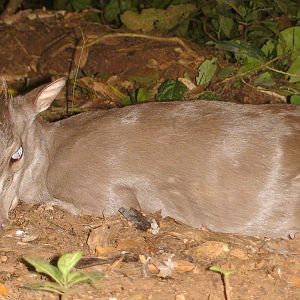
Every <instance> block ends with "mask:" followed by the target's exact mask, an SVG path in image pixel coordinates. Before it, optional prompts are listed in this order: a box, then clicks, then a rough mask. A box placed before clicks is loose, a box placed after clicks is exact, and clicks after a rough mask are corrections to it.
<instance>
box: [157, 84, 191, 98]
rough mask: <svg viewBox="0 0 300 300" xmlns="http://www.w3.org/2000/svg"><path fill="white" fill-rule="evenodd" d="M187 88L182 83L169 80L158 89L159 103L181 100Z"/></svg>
mask: <svg viewBox="0 0 300 300" xmlns="http://www.w3.org/2000/svg"><path fill="white" fill-rule="evenodd" d="M186 90H187V87H186V86H185V85H184V84H183V83H182V82H180V81H177V80H167V81H165V82H164V83H163V84H162V85H161V86H160V87H159V89H158V92H157V94H156V97H155V98H156V100H157V101H168V100H181V99H182V98H183V95H184V93H185V92H186Z"/></svg>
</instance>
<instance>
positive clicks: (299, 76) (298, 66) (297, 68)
mask: <svg viewBox="0 0 300 300" xmlns="http://www.w3.org/2000/svg"><path fill="white" fill-rule="evenodd" d="M287 72H288V73H290V74H294V75H296V76H290V80H289V82H299V81H300V56H298V57H297V58H296V59H295V60H294V61H293V62H292V64H291V66H290V67H289V69H288V71H287Z"/></svg>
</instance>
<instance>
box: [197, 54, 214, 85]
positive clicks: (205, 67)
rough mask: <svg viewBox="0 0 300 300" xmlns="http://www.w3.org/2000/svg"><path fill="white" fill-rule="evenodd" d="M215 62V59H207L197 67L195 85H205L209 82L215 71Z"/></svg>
mask: <svg viewBox="0 0 300 300" xmlns="http://www.w3.org/2000/svg"><path fill="white" fill-rule="evenodd" d="M216 61H217V58H216V57H214V58H212V59H207V60H205V61H204V62H203V63H202V64H201V65H200V66H199V68H198V75H197V77H196V83H197V85H206V84H208V83H209V82H210V81H211V79H212V78H213V77H214V75H215V73H216V70H217V64H216Z"/></svg>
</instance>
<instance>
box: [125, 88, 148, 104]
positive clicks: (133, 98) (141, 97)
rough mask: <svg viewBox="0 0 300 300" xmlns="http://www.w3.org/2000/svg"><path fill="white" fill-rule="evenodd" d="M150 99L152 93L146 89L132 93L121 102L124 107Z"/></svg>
mask: <svg viewBox="0 0 300 300" xmlns="http://www.w3.org/2000/svg"><path fill="white" fill-rule="evenodd" d="M149 98H150V93H149V92H148V90H147V89H145V88H139V89H136V90H134V91H133V92H132V93H130V95H129V96H127V97H125V98H124V99H123V100H122V101H121V102H122V104H123V105H132V104H137V103H143V102H146V101H147V100H148V99H149Z"/></svg>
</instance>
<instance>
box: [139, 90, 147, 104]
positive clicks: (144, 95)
mask: <svg viewBox="0 0 300 300" xmlns="http://www.w3.org/2000/svg"><path fill="white" fill-rule="evenodd" d="M148 97H149V93H148V91H147V90H146V89H145V88H140V89H138V92H137V95H136V101H137V103H142V102H145V101H147V100H148Z"/></svg>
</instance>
